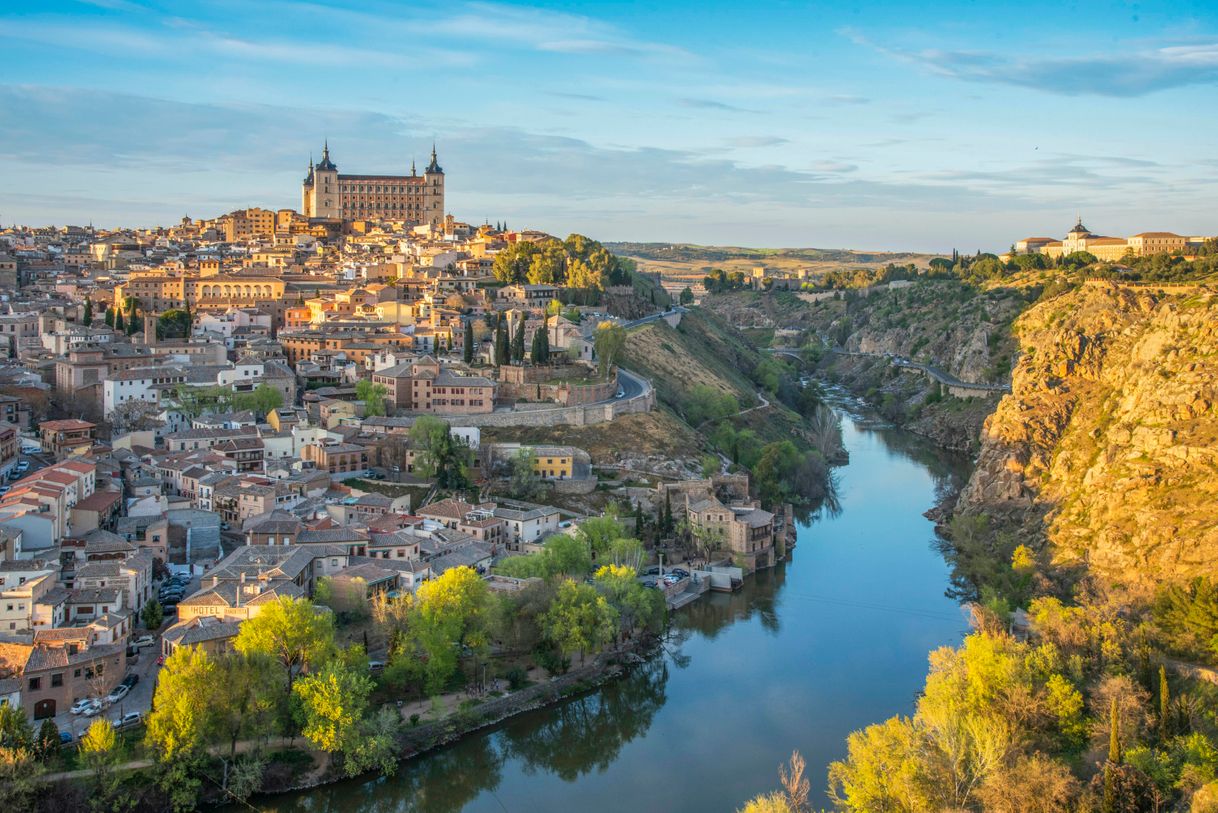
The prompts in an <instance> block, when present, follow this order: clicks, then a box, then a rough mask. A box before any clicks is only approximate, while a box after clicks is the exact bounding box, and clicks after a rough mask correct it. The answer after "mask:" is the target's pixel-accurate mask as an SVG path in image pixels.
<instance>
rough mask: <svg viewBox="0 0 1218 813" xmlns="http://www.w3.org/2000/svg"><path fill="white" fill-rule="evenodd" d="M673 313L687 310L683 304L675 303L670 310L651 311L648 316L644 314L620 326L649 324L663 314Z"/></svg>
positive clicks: (661, 317)
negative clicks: (640, 317)
mask: <svg viewBox="0 0 1218 813" xmlns="http://www.w3.org/2000/svg"><path fill="white" fill-rule="evenodd" d="M674 313H681V314H685V313H689V310H688V309H687V308H686V307H685V306H684V305H677V306H676V307H675V308H673V309H672V310H670V311H660V312H659V313H653V314H651V315H650V316H644V317H643V318H642V319H635V320H634V321H632V322H623V323H622V327H624V328H627V329H629V328H632V327H638V326H639V325H647V324H651V323H652V322H654V321H656V320H657V319H663V318H664V317H665V316H670V315H671V314H674Z"/></svg>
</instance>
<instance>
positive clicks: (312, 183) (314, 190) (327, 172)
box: [302, 140, 342, 218]
mask: <svg viewBox="0 0 1218 813" xmlns="http://www.w3.org/2000/svg"><path fill="white" fill-rule="evenodd" d="M302 197H303V199H304V204H305V205H304V210H305V211H304V215H305V217H328V218H337V217H340V216H341V215H342V201H341V200H340V199H339V188H338V167H336V166H335V165H334V162H333V161H331V160H330V142H329V141H328V140H327V141H326V143H325V147H324V148H323V149H322V152H321V160H320V161H318V162H317V163H316V164H313V165H311V166H310V167H309V177H307V178H305V183H304V187H303V194H302Z"/></svg>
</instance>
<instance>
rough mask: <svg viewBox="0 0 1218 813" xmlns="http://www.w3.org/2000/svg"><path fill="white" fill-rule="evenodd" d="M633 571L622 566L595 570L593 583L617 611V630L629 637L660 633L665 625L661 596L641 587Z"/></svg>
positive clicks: (656, 591)
mask: <svg viewBox="0 0 1218 813" xmlns="http://www.w3.org/2000/svg"><path fill="white" fill-rule="evenodd" d="M635 575H636V574H635V570H634V568H632V567H627V566H624V565H605V566H603V567H601V568H600V569H599V570H597V571H596V576H595V577H594V578H593V583H594V585H595V587H596V589H597V590H599V591H600V593H601V594H602V595H603V596H604V597H605V598H606V599H607V600H608V602H609V604H610V605H611V606H612V607H613V609H614V610H616V611H617V617H618V631H619V633H620V634H621V635H623V636H629V635H631V634H633V633H634V632H635V631H636V630H647V631H650V632H659V631H660V630H661V629H662V628H663V626H664V617H665V613H666V606H665V602H664V594H663V593H661V592H660V591H659V590H654V589H652V588H649V587H644V586H643V585H642V584H640V583H639V580H638V579H637V578H635Z"/></svg>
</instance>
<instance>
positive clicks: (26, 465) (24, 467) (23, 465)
mask: <svg viewBox="0 0 1218 813" xmlns="http://www.w3.org/2000/svg"><path fill="white" fill-rule="evenodd" d="M13 470H14V471H29V470H30V461H28V460H22V461H20V462H19V463H18V464H17V465H16V466H14V467H13Z"/></svg>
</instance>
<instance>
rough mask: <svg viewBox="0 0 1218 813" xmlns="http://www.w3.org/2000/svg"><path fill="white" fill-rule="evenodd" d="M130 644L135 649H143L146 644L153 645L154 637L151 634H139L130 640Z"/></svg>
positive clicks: (154, 642) (154, 643)
mask: <svg viewBox="0 0 1218 813" xmlns="http://www.w3.org/2000/svg"><path fill="white" fill-rule="evenodd" d="M131 645H132V646H133V647H135V648H136V649H143V648H144V647H146V646H155V645H156V638H153V637H152V636H151V635H141V636H140V637H139V638H136V639H135V640H134V641H132V642H131Z"/></svg>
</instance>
